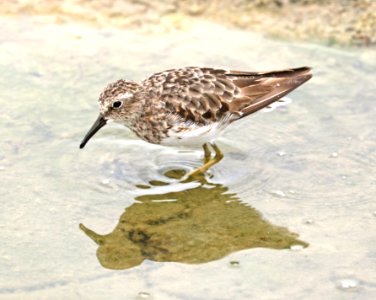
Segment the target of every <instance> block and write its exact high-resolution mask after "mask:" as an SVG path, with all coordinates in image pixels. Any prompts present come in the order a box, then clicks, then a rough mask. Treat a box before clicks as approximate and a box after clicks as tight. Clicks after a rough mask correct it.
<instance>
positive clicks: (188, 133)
mask: <svg viewBox="0 0 376 300" xmlns="http://www.w3.org/2000/svg"><path fill="white" fill-rule="evenodd" d="M225 127H226V126H223V124H221V123H213V124H210V125H206V126H198V125H195V124H190V125H189V126H186V127H184V128H183V129H182V127H181V126H177V127H175V128H171V129H170V130H169V131H168V136H169V137H168V138H165V139H163V140H162V141H161V145H167V146H191V145H192V146H201V145H202V144H204V143H208V142H212V141H214V140H215V139H216V138H217V137H218V135H219V134H220V133H221V132H222V131H223V129H224V128H225Z"/></svg>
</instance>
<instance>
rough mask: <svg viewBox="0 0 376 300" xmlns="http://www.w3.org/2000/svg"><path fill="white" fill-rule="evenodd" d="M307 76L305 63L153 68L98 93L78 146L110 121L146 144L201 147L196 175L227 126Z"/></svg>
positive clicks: (211, 158) (211, 160)
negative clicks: (273, 67)
mask: <svg viewBox="0 0 376 300" xmlns="http://www.w3.org/2000/svg"><path fill="white" fill-rule="evenodd" d="M311 77H312V74H311V68H310V67H299V68H290V69H284V70H279V71H268V72H247V71H232V70H225V69H219V68H206V67H184V68H177V69H170V70H166V71H162V72H158V73H155V74H153V75H151V76H150V77H148V78H146V79H144V80H143V81H141V83H137V82H134V81H129V80H124V79H120V80H117V81H115V82H112V83H110V84H109V85H108V86H107V87H106V88H105V89H104V91H103V92H102V93H101V94H100V96H99V100H98V102H99V109H100V112H99V116H98V118H97V119H96V121H95V122H94V124H93V125H92V127H91V128H90V129H89V131H88V132H87V134H86V135H85V137H84V138H83V140H82V142H81V144H80V148H81V149H82V148H84V147H85V145H86V143H87V142H88V141H89V140H90V139H91V137H92V136H93V135H94V134H95V133H96V132H97V131H98V130H99V129H101V128H102V127H103V126H105V125H106V124H107V123H108V122H110V121H114V122H116V123H120V124H122V125H124V126H126V127H128V128H129V129H130V130H131V131H133V132H134V133H135V134H136V135H137V136H138V137H139V138H141V139H143V140H145V141H147V142H149V143H153V144H160V145H166V146H197V145H200V146H202V147H203V150H204V161H203V165H202V166H200V167H199V168H197V169H195V170H193V171H192V172H191V173H190V174H189V176H195V175H198V174H202V173H205V172H206V171H207V170H208V169H209V168H210V167H212V166H213V165H215V164H216V163H218V162H219V161H220V160H221V159H222V158H223V153H222V152H221V150H220V149H219V147H218V146H217V145H216V143H215V140H216V138H217V137H218V136H219V134H220V133H221V132H223V130H224V129H225V128H226V127H227V126H228V125H230V124H231V123H233V122H236V121H238V120H240V119H242V118H244V117H247V116H249V115H251V114H253V113H254V112H256V111H258V110H260V109H262V108H265V107H270V105H271V104H272V103H273V102H276V101H283V100H281V98H282V97H284V96H285V95H287V94H288V93H290V92H291V91H292V90H294V89H295V88H297V87H298V86H300V85H301V84H303V83H304V82H306V81H307V80H309V79H310V78H311ZM211 149H212V150H211ZM213 150H214V153H213Z"/></svg>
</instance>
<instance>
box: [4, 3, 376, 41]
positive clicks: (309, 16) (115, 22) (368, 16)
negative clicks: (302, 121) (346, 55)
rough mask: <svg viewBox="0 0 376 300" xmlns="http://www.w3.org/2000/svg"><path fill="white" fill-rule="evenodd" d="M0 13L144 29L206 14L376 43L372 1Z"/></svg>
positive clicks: (294, 35) (14, 7) (24, 8)
mask: <svg viewBox="0 0 376 300" xmlns="http://www.w3.org/2000/svg"><path fill="white" fill-rule="evenodd" d="M0 14H2V15H23V16H24V15H26V16H33V17H36V18H39V19H43V20H48V21H51V20H52V21H54V22H70V21H72V20H74V21H82V22H89V23H91V24H94V25H96V26H100V27H103V26H110V27H111V26H115V27H122V28H140V29H142V30H147V31H170V30H174V29H182V28H185V27H187V26H189V25H190V24H191V23H192V21H194V19H197V18H205V19H208V20H213V21H215V22H219V23H222V24H226V25H229V26H234V27H238V28H244V29H247V30H252V31H257V32H262V33H265V34H267V35H270V36H274V37H277V38H281V39H292V40H302V41H314V42H319V43H324V44H330V45H331V44H336V45H352V46H354V45H355V46H372V45H376V1H373V0H357V1H356V0H347V1H346V0H331V1H323V0H253V1H249V0H248V1H247V0H232V1H230V0H213V1H203V0H201V1H200V0H196V1H178V0H165V1H157V0H151V1H144V0H117V1H116V0H97V1H95V0H94V1H93V0H64V1H60V0H39V1H33V0H5V1H2V3H1V4H0Z"/></svg>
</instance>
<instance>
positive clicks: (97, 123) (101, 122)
mask: <svg viewBox="0 0 376 300" xmlns="http://www.w3.org/2000/svg"><path fill="white" fill-rule="evenodd" d="M106 123H107V120H106V119H105V118H103V116H102V115H101V114H100V115H99V116H98V119H97V120H96V121H95V122H94V124H93V126H91V128H90V129H89V131H88V133H87V134H86V135H85V137H84V139H83V140H82V142H81V144H80V149H82V148H83V147H85V145H86V143H87V142H88V141H89V140H90V138H91V137H92V136H93V135H94V134H95V133H96V132H97V131H98V130H99V129H101V128H102V127H103V126H104V125H106Z"/></svg>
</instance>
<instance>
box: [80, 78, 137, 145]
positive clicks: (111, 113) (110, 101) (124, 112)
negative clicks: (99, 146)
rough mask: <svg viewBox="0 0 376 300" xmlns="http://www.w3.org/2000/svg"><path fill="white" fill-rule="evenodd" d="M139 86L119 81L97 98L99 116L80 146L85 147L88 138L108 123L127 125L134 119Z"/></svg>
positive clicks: (109, 86)
mask: <svg viewBox="0 0 376 300" xmlns="http://www.w3.org/2000/svg"><path fill="white" fill-rule="evenodd" d="M139 87H140V86H139V84H137V83H135V82H132V81H126V80H123V79H120V80H118V81H116V82H113V83H111V84H109V85H108V86H107V87H106V88H105V90H104V91H103V92H102V93H101V95H100V96H99V100H98V102H99V109H100V112H99V116H98V118H97V120H96V121H95V122H94V124H93V126H92V127H91V128H90V129H89V131H88V133H87V134H86V135H85V137H84V139H83V140H82V142H81V144H80V148H83V147H85V145H86V143H87V142H88V141H89V140H90V138H91V137H92V136H93V135H94V134H95V133H96V132H97V131H98V130H99V129H101V128H102V127H103V126H104V125H106V124H107V123H108V122H109V121H114V122H117V123H121V124H124V125H128V124H129V122H131V120H132V118H134V114H133V113H134V110H135V107H134V104H135V103H136V102H137V96H138V93H139Z"/></svg>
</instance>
